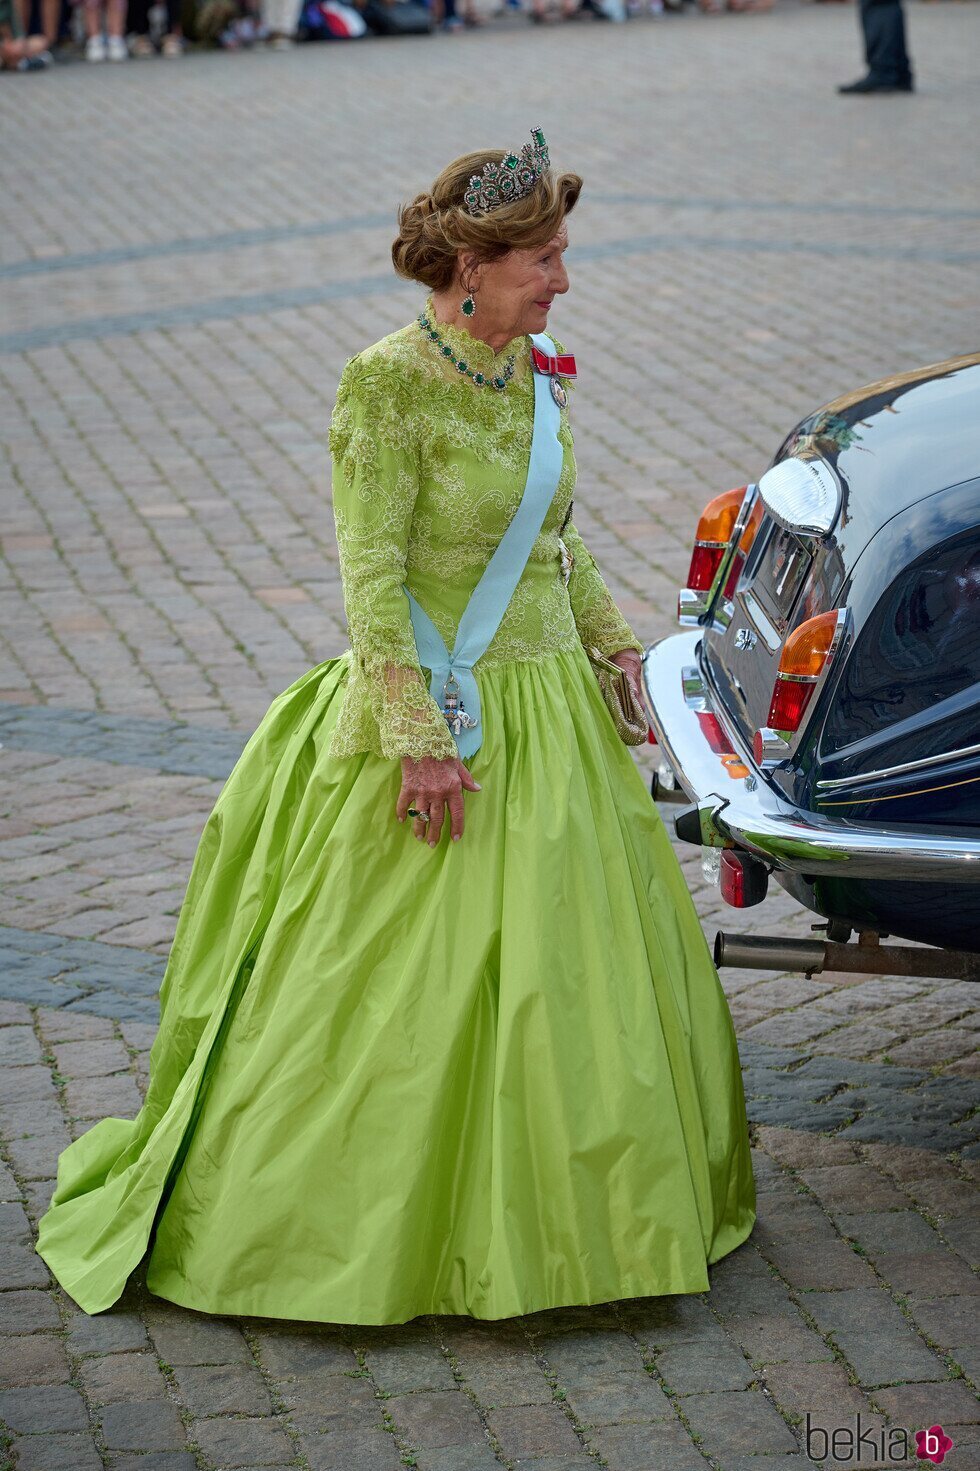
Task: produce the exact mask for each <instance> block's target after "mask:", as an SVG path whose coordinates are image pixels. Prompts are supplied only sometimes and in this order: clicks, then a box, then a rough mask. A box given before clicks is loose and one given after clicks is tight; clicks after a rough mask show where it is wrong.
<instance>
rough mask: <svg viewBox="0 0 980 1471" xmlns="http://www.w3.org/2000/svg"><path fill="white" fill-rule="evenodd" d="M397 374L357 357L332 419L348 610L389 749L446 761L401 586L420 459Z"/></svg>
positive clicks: (448, 745) (444, 740) (357, 660)
mask: <svg viewBox="0 0 980 1471" xmlns="http://www.w3.org/2000/svg"><path fill="white" fill-rule="evenodd" d="M391 376H392V375H390V374H386V373H385V372H384V368H383V366H381V365H378V366H374V365H372V364H370V363H365V362H363V361H362V360H361V359H360V358H358V357H355V358H352V359H351V360H350V362H349V363H348V364H347V367H346V368H345V369H344V373H343V375H342V377H341V380H340V386H339V388H338V392H337V401H336V404H335V406H334V411H333V416H332V418H331V422H330V452H331V456H332V460H333V476H332V483H333V508H334V522H335V526H336V532H337V548H338V551H339V554H340V575H341V581H342V585H343V594H344V610H345V612H346V615H347V631H348V635H349V637H350V644H351V654H352V659H353V662H354V664H355V665H356V670H355V674H356V676H357V678H358V679H359V681H360V682H361V683H362V684H363V686H364V691H365V694H366V698H367V701H368V703H369V706H370V710H371V714H372V716H373V718H374V720H375V721H376V722H377V727H378V734H379V738H380V748H381V751H382V753H383V755H384V756H386V757H394V758H397V757H401V756H411V757H414V758H416V759H418V758H420V757H422V756H436V757H440V758H444V757H446V756H455V755H456V754H457V746H456V742H455V741H454V740H453V737H452V732H451V731H450V729H449V726H448V725H447V724H446V720H445V717H444V716H443V714H442V711H441V710H440V708H439V706H438V705H437V704H436V702H435V700H434V699H433V698H432V696H431V694H430V693H429V686H428V682H427V681H426V678H425V675H424V674H423V673H422V669H421V667H420V665H419V662H418V651H417V649H416V647H415V636H414V633H413V630H412V620H411V615H410V612H409V603H408V598H407V597H406V596H405V591H404V588H403V587H402V583H403V582H404V580H405V574H406V560H407V554H408V537H409V529H410V527H411V524H412V514H413V511H414V508H415V500H416V496H417V495H418V488H419V460H418V453H417V448H416V444H415V440H414V434H413V429H412V421H411V415H410V413H409V412H408V406H407V405H405V404H399V401H398V399H399V393H398V390H399V387H400V384H399V383H398V382H397V381H396V382H389V381H388V379H389V378H390V377H391Z"/></svg>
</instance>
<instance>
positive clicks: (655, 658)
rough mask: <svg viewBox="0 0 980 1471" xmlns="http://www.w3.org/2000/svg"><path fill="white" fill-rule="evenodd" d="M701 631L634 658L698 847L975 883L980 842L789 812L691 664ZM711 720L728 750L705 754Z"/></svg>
mask: <svg viewBox="0 0 980 1471" xmlns="http://www.w3.org/2000/svg"><path fill="white" fill-rule="evenodd" d="M701 637H702V631H701V630H700V629H691V630H690V631H685V632H684V633H678V634H674V635H672V636H671V637H670V638H666V639H663V640H662V641H661V642H660V643H656V644H652V645H651V647H650V648H649V649H647V651H646V653H645V654H644V656H643V692H644V697H645V701H646V706H647V714H648V715H649V718H650V724H651V725H652V726H653V730H654V733H655V735H656V737H657V740H658V742H659V744H660V748H661V750H662V752H663V754H664V756H665V758H666V761H667V763H668V765H669V766H670V768H671V770H672V771H673V773H674V776H675V777H676V779H677V781H678V782H679V784H680V785H681V786H682V787H683V789H684V791H685V792H686V793H687V795H688V796H689V797H690V799H691V802H692V803H694V804H695V805H696V806H697V808H698V810H699V813H700V817H701V835H702V841H703V842H704V844H705V845H706V846H707V847H717V848H726V847H733V846H734V847H736V848H741V849H744V850H745V851H747V852H749V853H755V854H757V855H758V856H759V857H760V858H763V859H765V860H766V861H767V862H768V863H769V864H771V865H772V866H774V867H775V868H776V869H779V870H781V871H783V872H786V873H799V874H804V875H806V876H808V877H809V876H814V877H815V876H818V875H820V876H823V877H827V876H829V875H834V876H836V877H837V878H850V877H854V878H873V879H902V880H905V881H909V882H920V883H923V882H925V883H957V884H980V842H977V841H976V840H975V839H967V838H956V837H951V836H950V835H949V834H948V833H945V832H941V831H940V830H939V829H937V828H928V827H908V826H906V827H897V826H896V827H874V826H870V825H867V824H862V823H855V822H850V821H848V820H847V819H841V820H838V821H834V822H831V821H829V820H828V819H827V818H825V817H822V816H820V815H818V814H817V813H813V812H807V811H805V810H804V809H802V808H798V807H794V806H793V805H792V804H791V803H789V802H787V801H786V800H785V799H784V798H783V797H782V796H780V794H779V793H778V792H776V791H775V790H774V789H773V788H772V787H771V786H770V785H769V784H768V783H767V781H766V779H765V776H764V775H763V774H762V773H761V772H760V771H759V770H758V769H757V767H756V766H755V763H754V761H753V758H752V754H751V752H750V751H747V750H746V749H745V745H744V743H743V742H742V741H741V740H740V739H739V738H738V737H737V735H736V733H735V732H734V730H733V729H732V727H731V725H730V723H729V722H728V721H727V719H726V718H725V714H724V711H723V710H721V709H719V708H718V707H717V706H716V705H714V704H713V703H712V699H711V694H710V691H709V689H708V687H707V684H706V682H705V680H704V678H703V676H702V672H701V667H700V658H699V655H700V648H699V646H700V643H701ZM699 713H701V714H711V715H714V716H715V717H716V719H717V720H718V723H719V725H720V726H721V729H722V731H723V733H724V735H725V737H726V743H727V744H729V746H730V750H729V751H728V752H726V753H723V754H717V753H716V752H715V751H713V750H712V749H711V746H710V745H709V743H708V740H707V738H706V736H705V734H704V731H703V730H702V728H701V725H700V723H699V721H698V715H699Z"/></svg>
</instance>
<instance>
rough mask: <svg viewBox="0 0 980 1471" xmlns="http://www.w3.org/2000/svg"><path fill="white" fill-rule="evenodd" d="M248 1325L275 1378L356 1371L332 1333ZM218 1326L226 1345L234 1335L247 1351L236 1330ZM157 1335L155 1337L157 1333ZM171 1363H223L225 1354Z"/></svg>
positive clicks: (349, 1354) (351, 1358)
mask: <svg viewBox="0 0 980 1471" xmlns="http://www.w3.org/2000/svg"><path fill="white" fill-rule="evenodd" d="M202 1321H203V1320H202ZM246 1324H247V1326H248V1327H249V1329H250V1330H251V1331H252V1332H254V1334H255V1337H256V1339H257V1341H258V1346H259V1358H260V1359H261V1361H262V1364H263V1367H264V1368H265V1370H266V1372H267V1373H269V1374H271V1375H272V1376H273V1377H274V1378H275V1379H287V1378H289V1377H290V1376H292V1375H294V1374H308V1373H312V1372H314V1371H316V1372H317V1373H321V1374H342V1373H344V1372H345V1371H356V1369H357V1367H358V1365H357V1359H356V1358H355V1357H354V1354H353V1352H352V1351H351V1349H350V1348H349V1347H348V1346H347V1344H346V1343H344V1342H343V1340H342V1339H341V1338H339V1337H337V1336H335V1335H332V1334H330V1333H326V1332H324V1333H303V1332H296V1333H289V1332H285V1333H283V1332H277V1331H274V1330H270V1329H269V1328H268V1327H265V1328H262V1327H258V1326H255V1324H254V1320H252V1319H247V1320H246ZM200 1326H201V1325H200V1323H199V1322H198V1323H195V1330H194V1338H193V1343H194V1344H195V1345H196V1343H197V1341H198V1340H197V1330H198V1329H199V1328H200ZM219 1326H220V1329H221V1332H222V1334H223V1335H226V1337H225V1339H224V1340H223V1341H224V1342H225V1343H226V1346H227V1342H228V1341H230V1337H231V1335H232V1333H234V1334H235V1335H237V1342H238V1344H239V1345H240V1350H239V1351H240V1352H241V1351H244V1350H245V1344H244V1340H243V1339H242V1337H241V1334H240V1333H239V1332H238V1329H237V1328H232V1326H231V1325H219ZM154 1336H156V1334H155V1333H154ZM171 1347H172V1345H171ZM218 1347H220V1345H215V1349H216V1350H217V1348H218ZM190 1351H191V1352H194V1351H195V1350H194V1349H191V1350H190ZM198 1351H199V1350H198ZM186 1352H187V1350H185V1353H186ZM170 1361H171V1363H208V1362H214V1363H221V1362H224V1361H225V1354H224V1353H223V1352H221V1353H218V1352H216V1356H215V1358H214V1359H213V1360H210V1361H209V1360H208V1359H197V1358H186V1357H184V1358H178V1359H175V1358H173V1357H172V1356H171V1357H170Z"/></svg>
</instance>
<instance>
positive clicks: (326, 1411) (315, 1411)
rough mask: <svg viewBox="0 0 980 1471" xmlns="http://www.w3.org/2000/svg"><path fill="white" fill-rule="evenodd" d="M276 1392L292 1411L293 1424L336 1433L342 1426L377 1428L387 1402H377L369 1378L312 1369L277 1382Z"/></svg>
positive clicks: (375, 1392) (376, 1394) (377, 1398)
mask: <svg viewBox="0 0 980 1471" xmlns="http://www.w3.org/2000/svg"><path fill="white" fill-rule="evenodd" d="M277 1392H278V1394H279V1396H280V1398H281V1399H282V1402H283V1404H285V1405H286V1406H287V1408H288V1409H289V1410H290V1411H291V1418H292V1421H293V1423H294V1424H295V1425H297V1426H302V1427H305V1428H306V1429H309V1430H335V1429H337V1428H338V1427H339V1426H340V1425H341V1424H346V1425H349V1426H350V1427H352V1428H354V1429H357V1428H359V1427H360V1426H362V1425H366V1426H373V1425H380V1423H381V1413H382V1410H383V1409H384V1408H386V1407H387V1405H388V1404H389V1401H388V1400H387V1399H379V1397H378V1393H377V1391H376V1389H375V1387H374V1385H373V1384H372V1382H371V1380H370V1379H366V1378H353V1377H351V1376H350V1375H347V1374H323V1373H321V1372H319V1371H318V1370H316V1369H314V1370H312V1371H311V1372H310V1373H309V1374H296V1375H294V1376H293V1377H292V1378H290V1379H286V1380H283V1381H281V1382H280V1384H279V1385H278V1386H277Z"/></svg>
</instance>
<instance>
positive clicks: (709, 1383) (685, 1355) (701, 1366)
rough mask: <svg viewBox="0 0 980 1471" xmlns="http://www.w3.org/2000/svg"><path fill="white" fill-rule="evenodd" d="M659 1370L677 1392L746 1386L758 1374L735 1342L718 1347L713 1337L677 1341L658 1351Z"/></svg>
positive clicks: (666, 1381) (743, 1387) (669, 1387)
mask: <svg viewBox="0 0 980 1471" xmlns="http://www.w3.org/2000/svg"><path fill="white" fill-rule="evenodd" d="M657 1372H658V1373H659V1374H660V1375H661V1376H662V1378H663V1380H664V1382H665V1383H666V1385H667V1387H668V1389H669V1390H670V1391H671V1393H673V1394H676V1395H687V1394H700V1393H704V1392H706V1391H709V1390H721V1389H747V1388H748V1386H749V1385H750V1384H751V1383H752V1380H753V1379H754V1378H755V1374H754V1371H753V1369H752V1365H751V1364H750V1363H749V1362H748V1361H747V1360H746V1358H745V1357H744V1355H742V1354H741V1353H739V1351H738V1349H737V1348H736V1346H735V1345H734V1344H728V1345H727V1346H726V1347H725V1348H719V1347H718V1346H717V1345H716V1344H715V1343H714V1342H713V1341H712V1342H710V1343H709V1344H707V1345H705V1346H702V1345H701V1344H699V1343H677V1344H673V1345H672V1346H671V1347H669V1348H665V1349H663V1350H662V1351H661V1352H660V1353H659V1354H658V1355H657Z"/></svg>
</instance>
